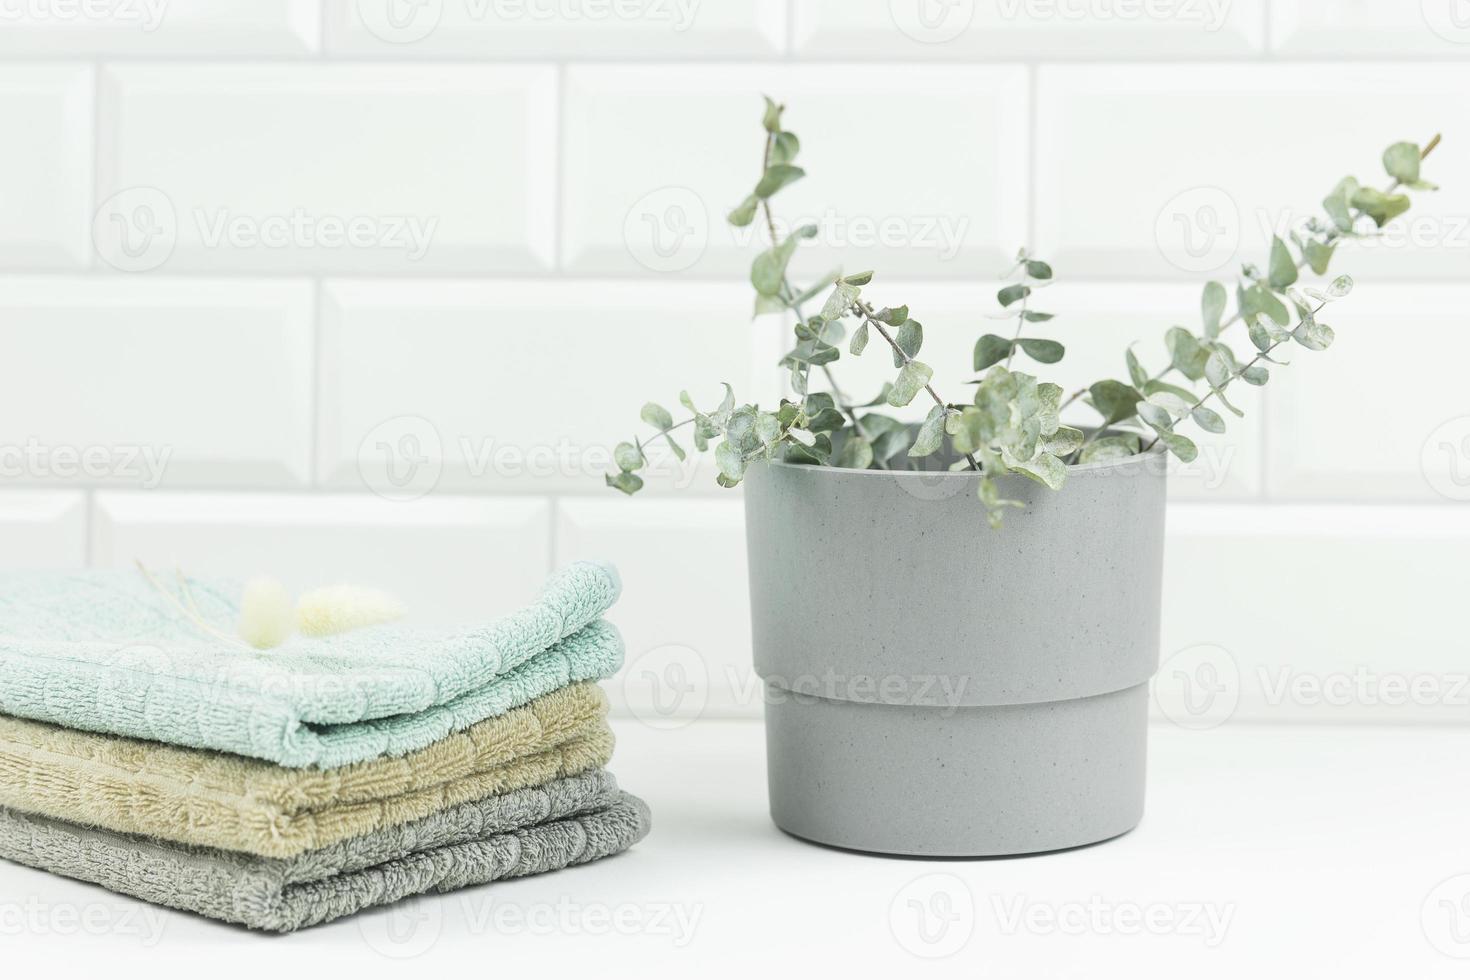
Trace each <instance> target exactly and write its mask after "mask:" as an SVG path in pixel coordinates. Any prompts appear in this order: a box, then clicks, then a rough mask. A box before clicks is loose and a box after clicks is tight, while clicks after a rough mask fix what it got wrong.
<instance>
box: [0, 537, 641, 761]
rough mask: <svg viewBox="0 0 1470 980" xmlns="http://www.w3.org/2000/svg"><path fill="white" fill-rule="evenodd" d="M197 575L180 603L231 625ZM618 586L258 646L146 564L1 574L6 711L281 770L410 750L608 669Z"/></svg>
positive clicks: (599, 579) (606, 569) (576, 580)
mask: <svg viewBox="0 0 1470 980" xmlns="http://www.w3.org/2000/svg"><path fill="white" fill-rule="evenodd" d="M188 584H189V594H188V595H187V596H184V595H182V594H180V595H179V596H178V599H179V601H180V602H182V603H184V604H186V605H187V604H189V602H190V601H192V602H193V603H194V605H195V607H196V608H197V610H198V614H199V616H200V617H201V618H202V619H203V620H204V621H206V622H208V623H211V624H214V625H216V626H219V627H220V628H221V629H223V630H225V631H226V632H233V630H234V625H235V621H236V618H237V617H238V613H239V610H238V606H237V603H238V600H239V596H240V594H241V592H240V588H239V587H238V586H236V585H234V584H231V583H224V582H216V581H204V580H198V579H189V580H188ZM166 587H167V588H171V589H176V588H177V585H176V583H173V582H169V583H167V585H166ZM619 589H620V584H619V581H618V577H617V574H616V572H614V571H613V570H612V568H611V566H608V565H603V564H599V563H595V562H578V563H575V564H572V565H570V566H568V567H567V568H565V569H563V570H562V571H561V572H558V573H557V574H555V575H553V576H552V577H551V579H550V580H549V581H548V582H547V584H546V587H545V589H544V591H543V592H542V594H541V597H540V598H539V599H538V600H537V601H536V602H535V603H533V604H532V605H530V606H528V607H526V608H525V609H522V610H520V611H519V612H516V613H513V614H511V615H509V616H506V617H505V618H503V619H501V620H499V621H497V622H495V623H492V624H490V625H487V626H481V627H475V628H469V629H460V630H444V629H425V628H415V627H409V626H402V625H383V626H373V627H367V628H363V629H359V630H354V631H352V632H349V633H343V634H340V635H337V636H328V637H319V638H307V637H295V638H293V639H290V640H288V641H287V642H286V643H284V644H283V645H281V646H279V647H276V648H274V649H272V650H268V651H254V650H248V649H241V648H240V647H238V646H234V645H231V644H228V643H225V642H223V641H221V640H220V639H218V638H216V637H212V636H210V635H209V634H208V633H206V632H204V631H203V630H200V629H199V628H198V627H197V626H195V625H194V624H193V623H191V622H190V620H189V618H188V617H186V616H183V615H181V614H180V612H179V609H178V607H177V606H176V605H174V604H173V603H172V602H170V601H169V600H168V599H167V598H165V596H164V595H162V594H161V593H160V592H159V591H158V589H156V588H154V587H153V586H152V585H150V584H148V582H147V581H145V580H144V578H143V576H142V575H140V574H139V573H137V572H114V571H92V572H68V573H34V572H32V573H27V574H24V575H21V574H11V575H0V712H3V713H5V714H9V715H18V716H21V717H25V718H34V719H37V720H40V721H48V722H54V723H56V724H58V725H65V726H67V727H69V728H81V729H87V730H89V731H95V732H111V733H114V734H119V735H130V736H133V737H136V738H146V739H152V740H154V741H159V742H168V743H171V744H175V745H185V746H192V747H196V748H208V749H219V750H221V751H224V752H233V753H236V754H238V755H246V756H252V757H254V758H258V759H265V760H268V761H271V762H275V763H278V764H280V765H283V766H296V767H299V766H310V765H317V766H322V767H326V768H331V767H336V766H343V765H348V764H351V763H354V762H362V761H364V760H367V759H374V758H378V757H379V756H384V755H402V754H403V753H405V752H411V751H413V750H415V749H419V748H422V747H423V746H426V745H428V744H430V743H431V742H434V741H435V740H437V739H441V738H443V737H444V736H446V735H448V734H449V733H451V732H455V731H460V730H462V729H464V728H466V727H468V726H469V725H472V724H474V723H475V722H478V721H481V720H483V719H485V718H489V717H492V716H495V715H498V714H501V713H503V712H505V711H507V710H509V709H511V708H514V707H516V706H518V705H521V704H525V703H526V702H527V701H529V700H531V699H532V698H534V697H536V696H538V695H541V694H545V693H547V692H549V691H552V690H555V689H556V688H559V687H561V686H563V685H565V684H569V683H573V682H576V681H588V680H596V679H598V678H602V677H607V676H610V675H611V674H612V673H613V672H614V671H616V670H617V668H618V666H619V664H620V663H621V660H622V652H623V647H622V640H621V638H620V637H619V636H618V634H617V631H616V630H615V629H614V628H613V627H612V626H611V625H609V624H608V623H606V622H604V621H602V620H600V619H599V618H598V617H599V616H601V614H602V613H603V612H604V611H605V610H606V609H607V608H608V607H609V606H610V605H611V604H612V603H613V601H614V600H616V598H617V596H618V592H619Z"/></svg>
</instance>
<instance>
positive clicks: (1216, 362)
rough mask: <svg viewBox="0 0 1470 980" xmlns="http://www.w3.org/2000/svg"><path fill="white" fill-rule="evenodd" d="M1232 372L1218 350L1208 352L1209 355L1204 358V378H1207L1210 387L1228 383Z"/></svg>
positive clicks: (1221, 386)
mask: <svg viewBox="0 0 1470 980" xmlns="http://www.w3.org/2000/svg"><path fill="white" fill-rule="evenodd" d="M1233 373H1234V372H1233V371H1232V370H1231V365H1230V362H1229V361H1227V360H1226V359H1225V355H1224V354H1223V353H1221V352H1220V351H1218V350H1216V351H1211V352H1210V356H1209V357H1208V358H1206V360H1205V378H1206V379H1208V380H1209V382H1210V387H1211V388H1223V387H1225V386H1226V385H1227V384H1229V383H1230V376H1231V375H1232V374H1233Z"/></svg>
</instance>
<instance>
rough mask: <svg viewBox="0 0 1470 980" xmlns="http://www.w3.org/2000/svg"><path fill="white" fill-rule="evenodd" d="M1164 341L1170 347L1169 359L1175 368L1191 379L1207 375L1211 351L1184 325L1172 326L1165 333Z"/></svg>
mask: <svg viewBox="0 0 1470 980" xmlns="http://www.w3.org/2000/svg"><path fill="white" fill-rule="evenodd" d="M1164 343H1165V344H1167V345H1168V348H1169V361H1170V363H1171V364H1172V365H1173V366H1174V369H1175V370H1176V371H1178V372H1179V373H1180V374H1182V375H1184V376H1185V377H1186V378H1188V379H1189V380H1190V381H1198V380H1199V379H1200V378H1203V377H1204V376H1205V361H1206V360H1207V359H1208V358H1209V356H1210V352H1209V351H1208V350H1206V349H1205V348H1204V346H1203V345H1201V344H1200V342H1199V340H1198V339H1197V338H1196V337H1195V336H1194V334H1192V333H1190V332H1189V331H1188V330H1186V329H1184V328H1183V327H1170V328H1169V329H1168V331H1167V332H1165V334H1164Z"/></svg>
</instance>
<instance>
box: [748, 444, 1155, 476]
mask: <svg viewBox="0 0 1470 980" xmlns="http://www.w3.org/2000/svg"><path fill="white" fill-rule="evenodd" d="M1167 454H1168V449H1167V447H1165V446H1164V445H1163V444H1162V443H1155V444H1154V445H1153V446H1152V447H1151V448H1149V449H1147V450H1145V451H1143V452H1141V453H1134V454H1133V455H1132V456H1125V457H1123V458H1122V459H1105V460H1101V461H1099V462H1096V463H1077V464H1074V465H1071V466H1068V467H1067V475H1068V476H1069V477H1070V476H1071V475H1072V474H1074V473H1101V472H1107V471H1112V470H1123V469H1127V468H1131V467H1136V466H1141V465H1146V464H1148V463H1152V462H1155V461H1156V460H1158V459H1159V458H1160V457H1167ZM765 462H766V463H768V464H769V465H771V466H779V467H782V468H783V469H784V468H789V469H800V470H815V471H818V472H822V473H828V474H831V475H833V476H836V475H841V476H844V477H854V478H859V477H864V476H876V477H882V478H883V479H888V480H891V479H894V478H898V479H912V480H933V479H936V478H944V479H964V480H973V479H975V478H976V477H978V476H979V475H980V474H979V473H977V472H975V471H974V470H879V469H874V468H872V467H868V468H866V469H861V470H854V469H848V468H846V467H841V466H816V465H813V464H811V463H788V462H786V461H785V460H784V459H769V460H766V461H765ZM1002 475H1003V476H1004V475H1014V474H1002Z"/></svg>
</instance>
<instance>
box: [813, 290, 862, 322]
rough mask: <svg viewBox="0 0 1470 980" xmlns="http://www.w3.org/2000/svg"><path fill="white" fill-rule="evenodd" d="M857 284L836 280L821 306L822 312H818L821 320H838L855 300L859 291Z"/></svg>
mask: <svg viewBox="0 0 1470 980" xmlns="http://www.w3.org/2000/svg"><path fill="white" fill-rule="evenodd" d="M861 292H862V290H860V289H859V288H858V287H857V286H854V285H852V284H851V283H848V282H842V281H840V280H839V281H838V282H837V283H836V284H835V285H834V286H833V287H832V294H831V295H830V296H828V297H827V302H826V303H825V304H823V306H822V312H821V313H819V314H818V316H820V317H821V318H822V319H823V320H839V319H841V318H842V317H843V316H845V315H846V314H847V311H848V309H849V308H850V307H851V306H852V304H853V303H855V302H857V298H858V294H859V293H861Z"/></svg>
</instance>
